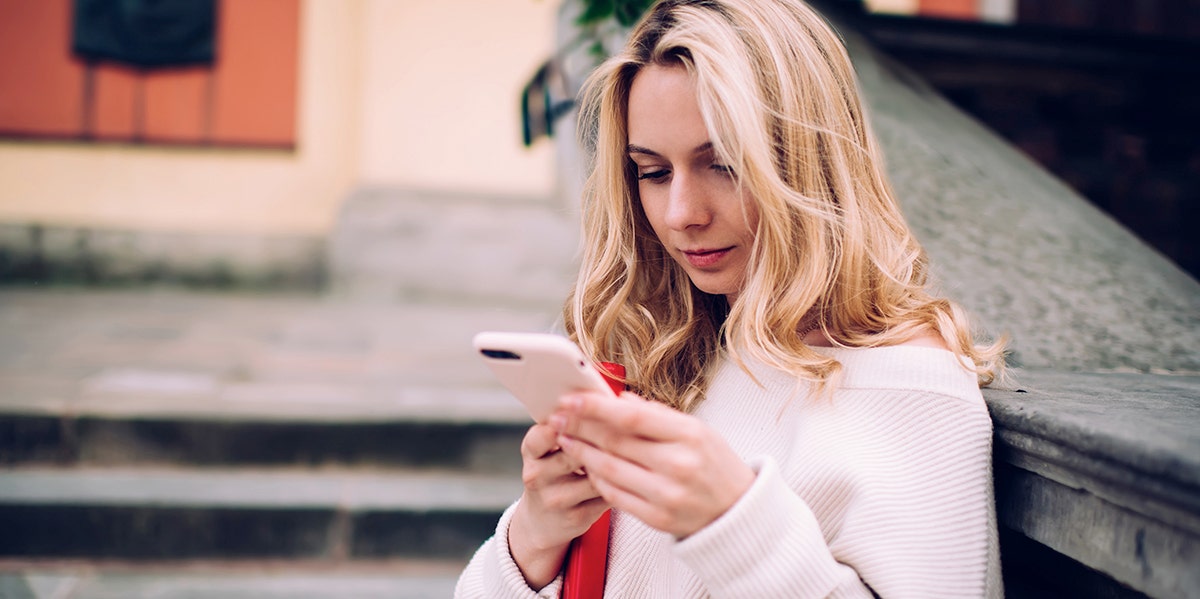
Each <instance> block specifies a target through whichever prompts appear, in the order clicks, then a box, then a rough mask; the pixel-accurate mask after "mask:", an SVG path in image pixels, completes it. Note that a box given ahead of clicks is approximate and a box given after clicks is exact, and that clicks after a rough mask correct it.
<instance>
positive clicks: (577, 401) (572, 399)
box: [563, 395, 583, 410]
mask: <svg viewBox="0 0 1200 599" xmlns="http://www.w3.org/2000/svg"><path fill="white" fill-rule="evenodd" d="M563 405H564V406H566V407H567V408H570V409H572V410H577V409H579V406H582V405H583V398H582V397H580V396H578V395H568V396H567V398H566V399H564V400H563Z"/></svg>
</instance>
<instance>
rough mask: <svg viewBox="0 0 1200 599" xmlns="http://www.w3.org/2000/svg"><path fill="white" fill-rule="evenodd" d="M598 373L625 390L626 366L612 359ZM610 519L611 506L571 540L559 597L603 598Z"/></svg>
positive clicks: (571, 598) (615, 391) (615, 390)
mask: <svg viewBox="0 0 1200 599" xmlns="http://www.w3.org/2000/svg"><path fill="white" fill-rule="evenodd" d="M600 367H601V370H600V374H602V375H604V380H605V381H607V382H608V386H609V387H610V388H612V390H613V393H616V394H620V393H621V392H622V391H624V390H625V383H623V382H621V379H624V378H625V367H624V366H621V365H620V364H614V363H612V362H601V363H600ZM611 522H612V513H611V510H606V511H605V512H604V513H603V514H601V516H600V519H598V520H596V522H595V523H593V524H592V527H591V528H589V529H587V532H585V533H583V535H581V536H579V537H576V538H575V540H573V541H571V547H570V549H568V550H567V567H566V571H565V573H564V575H563V590H562V599H602V597H604V575H605V573H606V572H607V570H608V531H609V526H610V524H611Z"/></svg>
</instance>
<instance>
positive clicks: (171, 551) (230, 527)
mask: <svg viewBox="0 0 1200 599" xmlns="http://www.w3.org/2000/svg"><path fill="white" fill-rule="evenodd" d="M520 493H521V481H520V478H519V477H517V476H512V475H511V474H507V473H505V474H499V475H486V474H479V473H475V474H464V473H460V472H452V471H440V472H439V471H428V470H427V471H419V472H412V471H376V470H369V469H363V468H359V469H344V468H341V469H338V468H328V469H248V468H239V469H216V468H213V469H200V468H191V469H151V468H144V467H143V468H71V469H53V468H20V469H9V470H0V530H3V531H4V534H3V535H0V556H7V557H20V558H95V559H102V558H118V559H137V560H164V559H166V560H171V559H189V558H209V559H261V558H284V559H326V560H344V559H373V558H384V557H413V558H447V559H459V560H464V559H467V558H469V556H470V555H471V554H472V553H473V552H474V550H475V549H476V548H477V547H478V546H479V544H480V543H481V542H482V541H483V540H484V539H485V538H487V537H488V536H490V535H491V534H492V531H493V530H494V528H495V523H496V519H497V518H498V517H499V514H500V512H502V511H503V510H504V508H505V507H507V506H508V505H509V504H510V503H511V502H512V501H514V500H515V499H516V498H517V497H518V496H519V495H520Z"/></svg>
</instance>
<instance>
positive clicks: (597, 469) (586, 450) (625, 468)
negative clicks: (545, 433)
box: [558, 436, 663, 498]
mask: <svg viewBox="0 0 1200 599" xmlns="http://www.w3.org/2000/svg"><path fill="white" fill-rule="evenodd" d="M558 441H559V444H560V445H561V446H562V448H563V453H565V454H568V455H570V456H571V457H572V458H574V459H575V460H576V461H578V462H580V463H581V464H583V466H584V467H585V468H587V472H588V474H587V476H588V479H589V480H592V481H596V480H600V481H604V482H606V483H608V484H611V485H614V486H616V487H619V488H621V489H622V490H623V491H626V492H629V493H633V494H636V495H638V496H640V497H643V498H646V497H647V496H648V494H649V493H651V492H652V490H653V489H654V488H656V487H657V486H659V485H661V484H662V482H663V481H662V479H661V477H659V476H657V475H655V474H654V473H653V472H651V471H650V470H648V469H646V468H645V467H644V466H642V465H641V464H637V463H634V462H631V461H628V460H625V459H622V458H621V457H619V456H615V455H612V454H610V453H607V452H604V451H602V450H600V449H597V448H596V447H593V446H592V445H590V444H588V443H586V442H584V441H582V440H580V439H574V438H571V437H565V436H560V437H559V439H558Z"/></svg>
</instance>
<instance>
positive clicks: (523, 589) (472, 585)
mask: <svg viewBox="0 0 1200 599" xmlns="http://www.w3.org/2000/svg"><path fill="white" fill-rule="evenodd" d="M518 503H519V501H518ZM516 508H517V503H514V504H512V505H511V506H509V508H508V509H507V510H505V511H504V514H503V515H501V516H500V522H499V523H498V524H497V525H496V534H495V535H493V536H492V538H490V539H488V540H487V541H485V542H484V543H483V545H482V546H480V548H479V550H478V551H476V552H475V556H474V557H472V558H471V562H470V563H468V564H467V567H466V569H465V570H463V573H462V574H461V575H460V576H459V578H458V585H457V586H456V587H455V589H454V597H455V599H556V598H557V597H558V595H559V592H560V591H561V589H562V583H563V577H562V574H561V573H560V574H559V575H558V577H557V578H555V579H554V580H553V581H551V583H550V584H548V585H546V586H545V587H543V588H541V589H539V590H534V589H531V588H529V585H528V584H527V583H526V582H525V576H524V575H522V574H521V569H520V568H518V567H517V562H515V561H514V560H513V558H512V554H511V553H510V552H509V550H508V525H509V523H510V522H511V521H512V517H513V512H514V511H515V510H516Z"/></svg>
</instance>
